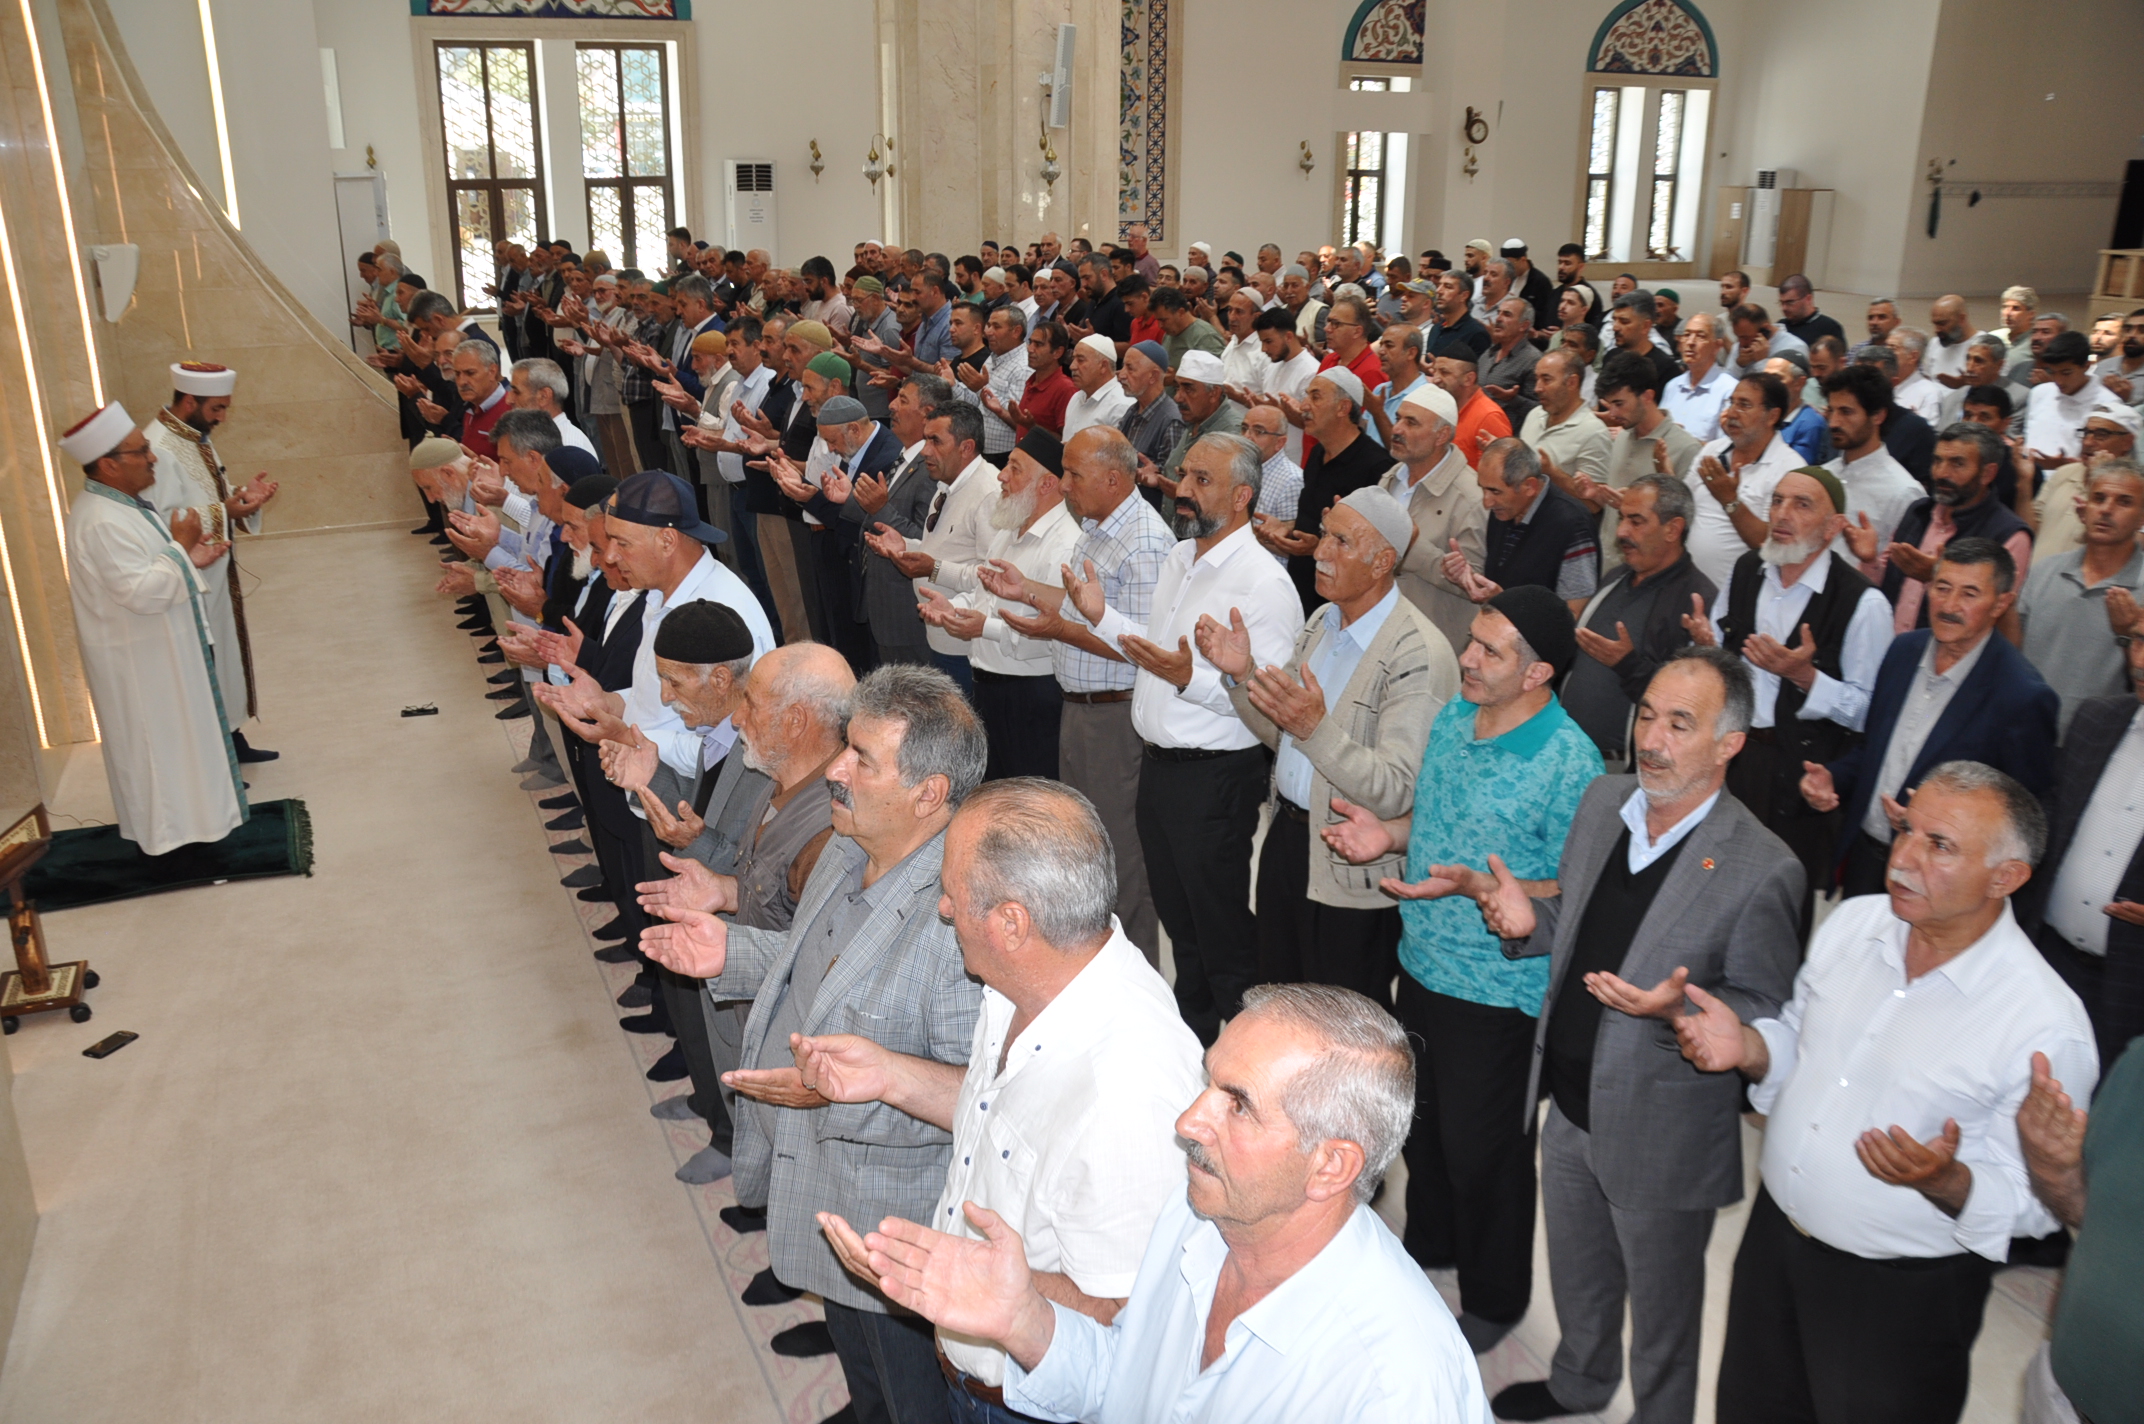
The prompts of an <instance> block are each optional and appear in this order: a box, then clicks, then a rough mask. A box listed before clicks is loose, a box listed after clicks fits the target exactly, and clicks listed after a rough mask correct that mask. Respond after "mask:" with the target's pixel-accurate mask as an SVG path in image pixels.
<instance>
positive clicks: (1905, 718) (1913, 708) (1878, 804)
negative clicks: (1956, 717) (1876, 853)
mask: <svg viewBox="0 0 2144 1424" xmlns="http://www.w3.org/2000/svg"><path fill="white" fill-rule="evenodd" d="M2000 636H2002V635H2001V634H1999V633H1983V634H1981V635H1980V641H1979V642H1977V643H1975V644H1974V645H1973V648H1972V651H1971V652H1969V653H1967V654H1966V655H1965V656H1964V657H1962V658H1960V659H1958V661H1956V662H1954V663H1952V664H1951V665H1950V671H1949V672H1937V671H1936V648H1937V647H1938V644H1937V643H1936V640H1935V639H1933V638H1930V639H1929V640H1928V645H1927V646H1926V647H1924V648H1922V649H1921V661H1920V663H1919V665H1917V666H1916V667H1915V668H1914V670H1913V683H1912V685H1911V686H1909V687H1908V688H1907V689H1906V700H1905V701H1904V702H1903V703H1901V704H1900V705H1899V709H1898V720H1897V721H1896V722H1893V723H1892V724H1891V740H1890V741H1888V742H1886V743H1884V748H1883V758H1882V760H1881V761H1880V762H1879V763H1878V764H1877V772H1876V793H1875V794H1874V795H1873V796H1871V797H1869V809H1868V811H1867V813H1866V814H1864V815H1863V816H1862V818H1861V829H1862V830H1864V831H1867V832H1868V833H1869V834H1870V835H1871V836H1873V837H1875V838H1876V839H1877V840H1879V841H1882V842H1884V843H1885V844H1886V845H1888V844H1890V841H1891V818H1890V817H1888V816H1886V815H1885V814H1884V810H1883V798H1884V797H1886V796H1888V797H1890V798H1891V799H1892V800H1893V801H1896V800H1898V799H1899V797H1898V793H1899V792H1900V791H1901V790H1902V789H1904V787H1905V785H1906V773H1908V772H1910V771H1912V770H1913V764H1914V763H1915V762H1916V761H1919V760H1920V757H1921V748H1922V747H1924V746H1926V745H1927V744H1928V734H1929V733H1930V732H1933V731H1934V730H1935V729H1936V723H1937V722H1939V721H1941V720H1942V719H1943V712H1944V709H1945V708H1947V707H1949V706H1950V700H1951V699H1952V698H1953V697H1956V696H1957V695H1958V689H1959V688H1960V687H1962V686H1964V685H1965V680H1966V679H1967V678H1968V677H1970V676H1972V673H1973V668H1974V667H1975V666H1976V665H1977V664H1978V663H1979V662H1980V655H1981V654H1982V653H1984V652H1986V651H1987V650H1988V639H1990V638H1996V637H2000Z"/></svg>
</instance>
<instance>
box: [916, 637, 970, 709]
mask: <svg viewBox="0 0 2144 1424" xmlns="http://www.w3.org/2000/svg"><path fill="white" fill-rule="evenodd" d="M925 646H926V647H928V646H929V645H928V644H925ZM931 666H932V667H934V668H936V669H938V671H940V672H942V673H944V674H945V675H946V676H947V677H949V678H951V679H953V681H954V683H955V684H957V685H958V686H959V688H960V695H961V696H963V697H965V698H967V699H968V701H969V702H970V703H971V704H972V703H973V702H974V701H975V669H974V667H973V666H971V665H970V664H969V662H968V660H967V659H966V658H964V657H962V656H961V655H960V654H958V653H941V652H939V651H938V650H937V649H936V648H931Z"/></svg>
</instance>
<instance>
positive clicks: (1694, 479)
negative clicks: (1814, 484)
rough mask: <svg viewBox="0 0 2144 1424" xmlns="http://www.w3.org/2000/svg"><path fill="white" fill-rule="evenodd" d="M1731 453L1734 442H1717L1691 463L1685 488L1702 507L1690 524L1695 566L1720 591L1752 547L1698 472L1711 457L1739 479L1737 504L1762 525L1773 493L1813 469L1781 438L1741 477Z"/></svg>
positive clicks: (1686, 543)
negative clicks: (1784, 480) (1792, 475)
mask: <svg viewBox="0 0 2144 1424" xmlns="http://www.w3.org/2000/svg"><path fill="white" fill-rule="evenodd" d="M1730 449H1731V446H1730V442H1729V441H1727V440H1726V439H1725V438H1724V437H1723V438H1721V439H1718V440H1715V441H1713V442H1712V443H1710V444H1709V445H1707V446H1705V448H1704V449H1702V450H1700V451H1698V452H1697V458H1696V459H1695V460H1692V461H1691V462H1690V472H1689V473H1688V474H1686V475H1684V476H1683V477H1682V478H1683V483H1684V484H1686V485H1688V486H1689V487H1690V498H1691V499H1692V500H1693V501H1694V502H1695V503H1696V505H1697V517H1696V518H1695V519H1693V520H1692V521H1691V522H1690V533H1689V536H1688V537H1687V538H1686V539H1685V540H1684V541H1683V545H1684V547H1685V548H1687V549H1688V550H1689V551H1690V561H1691V562H1692V563H1694V564H1696V565H1697V567H1698V568H1699V570H1700V571H1702V572H1703V573H1704V575H1705V577H1706V578H1709V579H1711V580H1712V586H1713V587H1714V588H1725V587H1727V581H1728V580H1729V579H1730V578H1732V577H1734V572H1735V560H1737V559H1739V558H1741V557H1742V556H1743V555H1744V554H1746V553H1748V552H1749V551H1750V546H1749V545H1748V544H1745V543H1743V542H1742V536H1741V535H1740V534H1739V533H1737V532H1736V530H1735V521H1734V516H1733V515H1731V514H1729V513H1728V512H1727V511H1726V509H1725V508H1723V507H1722V506H1721V504H1720V502H1719V501H1718V500H1716V499H1714V498H1713V497H1712V491H1710V490H1708V489H1706V488H1705V482H1704V481H1703V480H1702V479H1699V478H1698V473H1697V472H1698V469H1699V467H1700V466H1701V465H1702V464H1703V462H1704V459H1705V457H1706V456H1707V455H1710V456H1711V457H1712V458H1713V459H1715V460H1718V461H1719V462H1720V464H1721V466H1722V467H1723V468H1725V469H1727V470H1729V471H1731V472H1733V473H1735V474H1736V475H1737V477H1738V483H1737V486H1736V489H1735V498H1736V499H1737V500H1739V501H1740V502H1741V503H1742V505H1743V506H1744V507H1745V508H1747V509H1748V510H1749V511H1750V513H1752V514H1754V515H1756V516H1757V517H1758V518H1759V519H1767V518H1769V517H1770V516H1771V513H1772V487H1773V486H1774V485H1776V484H1778V483H1779V477H1780V476H1781V475H1784V474H1787V473H1788V472H1789V471H1793V470H1798V469H1800V468H1801V467H1802V466H1803V465H1805V464H1807V463H1808V462H1807V461H1805V460H1804V459H1802V457H1801V452H1800V451H1798V450H1796V449H1795V448H1794V447H1793V446H1792V445H1789V444H1788V443H1787V442H1786V441H1784V440H1782V439H1780V438H1779V437H1778V436H1777V435H1774V436H1773V437H1772V443H1771V444H1770V445H1768V446H1766V447H1765V451H1764V453H1763V454H1762V455H1760V456H1758V457H1757V459H1756V462H1755V463H1754V464H1750V465H1746V466H1744V467H1743V468H1742V469H1741V470H1739V471H1736V470H1735V469H1734V464H1733V461H1732V460H1731V459H1730V458H1729V451H1730Z"/></svg>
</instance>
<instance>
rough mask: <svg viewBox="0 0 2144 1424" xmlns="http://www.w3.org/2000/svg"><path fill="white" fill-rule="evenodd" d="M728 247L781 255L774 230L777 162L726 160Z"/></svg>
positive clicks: (724, 184)
mask: <svg viewBox="0 0 2144 1424" xmlns="http://www.w3.org/2000/svg"><path fill="white" fill-rule="evenodd" d="M722 203H723V220H724V222H725V224H726V230H727V236H726V237H725V238H724V239H723V245H724V246H725V247H733V248H736V247H741V248H744V249H745V250H747V251H750V250H751V249H752V248H755V247H763V248H765V249H766V250H767V251H768V252H769V253H770V254H775V253H778V252H779V248H778V247H777V245H776V242H775V231H774V161H773V160H772V159H768V158H725V159H723V160H722Z"/></svg>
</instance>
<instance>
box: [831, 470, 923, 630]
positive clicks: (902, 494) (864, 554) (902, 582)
mask: <svg viewBox="0 0 2144 1424" xmlns="http://www.w3.org/2000/svg"><path fill="white" fill-rule="evenodd" d="M888 484H889V487H888V490H887V495H886V503H885V505H884V507H882V508H881V509H880V510H879V512H878V513H876V514H871V515H867V514H865V513H864V511H863V506H862V505H859V504H858V503H857V502H856V501H855V500H854V499H850V500H847V501H845V502H844V503H843V504H842V506H841V517H842V518H843V519H846V520H849V521H850V522H852V523H854V524H857V525H860V526H861V527H862V528H864V529H865V530H869V529H871V528H872V527H874V526H876V525H879V524H884V525H886V526H887V527H888V528H891V529H896V530H899V531H900V532H901V534H902V535H904V536H905V537H907V538H910V539H921V538H922V537H923V521H924V520H925V519H928V518H929V517H930V512H931V497H932V496H933V495H935V494H937V493H938V482H937V481H936V480H934V479H932V478H931V472H930V471H929V470H927V469H925V468H924V465H923V456H922V454H921V453H920V452H918V454H917V455H916V458H915V459H913V460H910V461H909V462H908V463H907V464H905V465H903V466H901V467H900V468H899V469H898V470H896V471H895V472H894V475H893V478H892V480H891V481H889V482H888ZM856 548H857V557H858V559H859V560H860V561H861V567H862V571H863V578H862V580H861V582H860V584H859V586H858V589H857V599H856V601H857V604H858V608H857V613H858V614H859V616H861V617H862V618H863V620H864V621H865V622H867V623H869V624H870V625H871V639H872V641H873V642H875V643H877V644H878V645H879V646H880V647H882V648H886V647H923V646H926V645H927V643H928V641H929V640H928V639H927V638H926V637H925V636H924V632H923V619H922V616H921V615H920V614H918V613H917V612H916V585H915V582H914V580H912V579H910V578H909V577H908V575H906V574H904V573H902V572H901V571H900V570H899V569H897V568H895V567H894V566H893V560H891V559H889V558H887V557H885V556H884V555H883V554H875V553H873V552H872V551H871V550H870V549H869V548H868V547H866V546H865V544H864V543H863V541H862V540H861V539H858V540H857V545H856Z"/></svg>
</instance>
